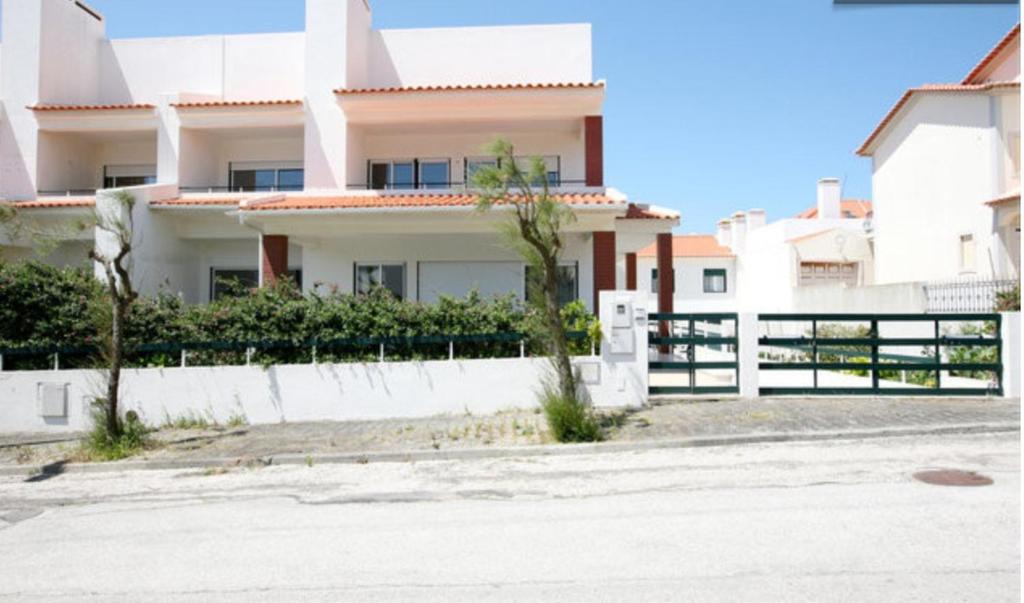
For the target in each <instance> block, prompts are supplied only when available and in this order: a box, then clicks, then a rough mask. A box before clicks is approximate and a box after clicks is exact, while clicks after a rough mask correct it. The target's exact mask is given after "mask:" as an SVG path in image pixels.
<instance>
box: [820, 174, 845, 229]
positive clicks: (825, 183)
mask: <svg viewBox="0 0 1024 603" xmlns="http://www.w3.org/2000/svg"><path fill="white" fill-rule="evenodd" d="M839 196H840V190H839V178H822V179H821V180H819V181H818V219H819V220H836V219H838V218H841V217H842V215H841V214H840V212H839Z"/></svg>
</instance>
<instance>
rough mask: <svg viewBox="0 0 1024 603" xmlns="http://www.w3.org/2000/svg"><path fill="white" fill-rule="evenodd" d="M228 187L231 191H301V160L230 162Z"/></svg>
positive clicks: (302, 178)
mask: <svg viewBox="0 0 1024 603" xmlns="http://www.w3.org/2000/svg"><path fill="white" fill-rule="evenodd" d="M228 172H229V174H228V187H229V188H230V189H231V190H233V191H241V192H264V191H301V190H302V189H303V186H304V180H305V171H304V170H303V167H302V162H301V161H247V162H232V163H231V164H230V166H229V167H228Z"/></svg>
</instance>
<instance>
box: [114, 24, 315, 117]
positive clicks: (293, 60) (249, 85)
mask: <svg viewBox="0 0 1024 603" xmlns="http://www.w3.org/2000/svg"><path fill="white" fill-rule="evenodd" d="M304 68H305V34H303V33H301V32H297V33H274V34H246V35H231V36H194V37H182V38H140V39H124V40H110V41H105V42H104V45H103V47H102V61H101V64H100V71H99V73H100V78H99V79H100V90H101V93H102V94H101V99H100V100H101V101H103V102H150V103H155V102H157V101H158V100H159V99H160V97H161V96H165V95H176V94H186V95H187V94H199V95H209V96H211V97H214V98H223V99H226V100H253V99H299V98H303V97H304V96H305V94H304V78H305V75H304ZM326 85H328V86H330V84H326Z"/></svg>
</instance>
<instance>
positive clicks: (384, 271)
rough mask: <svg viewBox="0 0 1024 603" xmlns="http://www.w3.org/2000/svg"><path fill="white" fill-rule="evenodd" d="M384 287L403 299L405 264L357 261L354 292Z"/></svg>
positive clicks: (364, 291)
mask: <svg viewBox="0 0 1024 603" xmlns="http://www.w3.org/2000/svg"><path fill="white" fill-rule="evenodd" d="M376 287H384V288H385V289H387V290H388V291H390V292H391V293H392V295H394V296H395V297H396V298H398V299H405V264H402V263H387V262H358V263H356V268H355V292H356V293H357V294H358V293H362V294H366V293H369V292H370V291H372V290H373V289H374V288H376Z"/></svg>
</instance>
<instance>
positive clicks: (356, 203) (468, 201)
mask: <svg viewBox="0 0 1024 603" xmlns="http://www.w3.org/2000/svg"><path fill="white" fill-rule="evenodd" d="M551 196H552V198H554V199H557V200H558V201H562V202H564V203H568V204H570V205H621V204H623V202H622V201H619V200H616V199H613V198H612V197H609V196H608V195H603V194H597V193H572V194H554V195H551ZM476 202H477V196H476V195H473V194H469V193H462V194H451V195H429V194H409V195H358V196H342V195H336V196H328V197H314V196H304V195H292V196H288V197H286V198H285V199H284V200H283V201H269V202H266V203H258V204H254V205H251V206H247V207H243V208H242V209H243V210H248V211H273V210H293V209H366V208H370V209H372V208H400V207H472V206H473V205H475V204H476Z"/></svg>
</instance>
